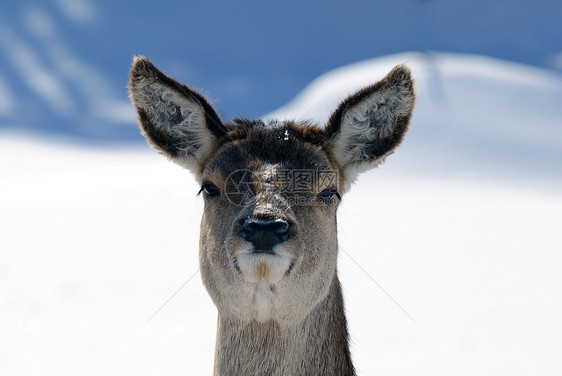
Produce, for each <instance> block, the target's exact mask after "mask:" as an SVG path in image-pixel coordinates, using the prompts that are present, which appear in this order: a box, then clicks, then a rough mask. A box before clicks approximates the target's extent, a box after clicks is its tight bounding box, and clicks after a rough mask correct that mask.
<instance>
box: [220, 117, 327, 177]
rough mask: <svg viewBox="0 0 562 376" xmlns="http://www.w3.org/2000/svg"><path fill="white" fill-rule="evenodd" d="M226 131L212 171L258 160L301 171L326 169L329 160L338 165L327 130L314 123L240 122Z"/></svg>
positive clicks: (228, 126) (231, 125)
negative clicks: (329, 142)
mask: <svg viewBox="0 0 562 376" xmlns="http://www.w3.org/2000/svg"><path fill="white" fill-rule="evenodd" d="M226 129H227V131H228V132H227V134H226V136H224V137H222V138H221V139H220V140H218V142H217V145H216V148H215V152H214V153H213V155H214V157H213V159H212V161H209V162H210V163H209V167H210V168H212V169H214V168H216V167H218V166H225V167H226V166H228V165H230V166H232V167H234V165H238V166H240V165H244V164H245V163H247V162H249V161H256V160H257V161H260V162H266V163H273V164H277V163H279V164H282V165H285V166H291V168H295V169H299V168H318V167H324V168H325V167H326V163H325V162H326V159H327V160H328V162H329V163H330V164H331V165H332V166H334V167H335V166H337V164H336V163H335V159H334V158H333V155H332V151H331V149H330V147H329V145H328V142H327V140H326V137H325V134H324V131H323V129H321V128H319V127H317V126H314V125H313V124H311V123H300V124H297V123H294V122H273V123H269V124H265V123H263V122H262V121H260V120H243V119H238V120H236V121H235V122H234V123H233V124H229V125H227V126H226ZM225 154H227V155H225ZM323 157H324V158H323Z"/></svg>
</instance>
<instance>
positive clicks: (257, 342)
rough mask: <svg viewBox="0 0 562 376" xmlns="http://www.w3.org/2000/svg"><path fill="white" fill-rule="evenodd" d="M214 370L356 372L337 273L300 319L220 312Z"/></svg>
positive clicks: (310, 373)
mask: <svg viewBox="0 0 562 376" xmlns="http://www.w3.org/2000/svg"><path fill="white" fill-rule="evenodd" d="M214 374H215V376H219V375H220V376H225V375H248V376H251V375H271V376H277V375H308V376H315V375H318V376H320V375H322V376H326V375H334V376H335V375H338V376H340V375H341V376H344V375H345V376H350V375H355V371H354V368H353V365H352V363H351V356H350V353H349V346H348V333H347V323H346V319H345V314H344V307H343V299H342V293H341V287H340V284H339V281H338V279H337V277H335V278H334V281H333V283H332V286H331V288H330V292H329V294H328V296H327V297H326V298H325V299H324V300H323V301H321V302H320V303H319V304H318V306H317V307H316V308H315V309H314V310H313V311H312V312H311V313H310V314H309V315H308V316H307V317H306V318H305V319H304V320H303V321H302V322H298V323H290V324H287V323H284V324H279V323H277V322H275V321H266V322H264V323H259V322H257V321H250V322H244V321H240V320H238V319H233V318H226V317H221V316H220V314H219V322H218V329H217V346H216V354H215V373H214Z"/></svg>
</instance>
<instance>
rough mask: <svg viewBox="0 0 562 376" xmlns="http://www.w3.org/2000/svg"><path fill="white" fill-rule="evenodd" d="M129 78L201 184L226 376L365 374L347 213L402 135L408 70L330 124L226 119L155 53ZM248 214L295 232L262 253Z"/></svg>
mask: <svg viewBox="0 0 562 376" xmlns="http://www.w3.org/2000/svg"><path fill="white" fill-rule="evenodd" d="M130 77H131V83H130V84H129V89H130V95H131V100H132V102H133V103H134V104H135V107H136V109H137V112H138V115H139V122H140V125H141V129H142V132H143V134H144V135H145V136H146V138H147V140H148V141H149V142H150V143H151V144H152V145H153V146H154V147H156V148H157V149H158V150H160V151H161V152H162V153H164V154H165V155H167V156H168V157H170V158H171V159H172V160H174V161H175V162H177V163H179V164H181V165H183V166H185V167H187V168H189V169H190V170H191V171H192V172H193V173H194V174H195V175H196V176H197V178H198V180H199V181H200V182H201V183H202V191H203V195H204V198H205V210H204V214H203V218H202V221H201V238H200V264H201V275H202V278H203V282H204V284H205V287H206V288H207V291H208V292H209V294H210V296H211V298H212V299H213V301H214V303H215V305H216V306H217V309H218V313H219V323H218V332H217V347H216V357H215V375H310V376H314V375H318V376H320V375H322V376H324V375H354V374H355V371H354V368H353V365H352V362H351V356H350V353H349V346H348V332H347V324H346V318H345V314H344V306H343V299H342V295H341V287H340V284H339V281H338V278H337V272H336V261H337V251H338V245H337V224H336V210H337V207H338V204H339V200H340V198H341V196H340V194H343V193H344V192H345V191H346V190H347V188H348V187H349V184H350V182H351V181H353V180H354V179H355V176H356V175H357V173H359V172H361V171H363V170H366V169H368V168H371V167H374V166H375V165H376V163H377V162H378V161H380V160H381V159H382V158H384V157H385V156H386V155H388V154H390V153H391V152H392V151H393V150H394V148H396V146H398V144H399V143H400V142H401V141H402V138H403V136H404V133H405V131H406V129H407V126H408V122H409V119H410V116H411V112H412V108H413V103H414V100H415V94H414V90H413V82H412V79H411V77H410V74H409V71H408V70H407V68H405V67H403V66H398V67H396V68H395V69H394V70H393V71H392V72H391V73H390V74H389V75H388V76H387V77H386V78H385V79H383V80H382V81H380V82H379V83H376V84H374V85H372V86H369V87H367V88H365V89H364V90H362V91H360V92H358V93H357V94H355V95H352V96H351V97H349V98H348V99H347V100H345V101H344V102H343V103H342V104H341V105H340V106H339V107H338V108H337V109H336V111H335V112H334V114H333V115H332V117H331V118H330V121H329V123H328V125H327V126H326V127H324V128H320V127H316V126H313V125H312V124H309V123H295V122H272V123H268V124H265V123H264V122H263V121H260V120H244V119H238V120H235V121H234V122H233V123H230V124H223V123H222V122H221V120H220V119H219V118H218V116H217V115H216V112H215V111H214V110H213V109H212V108H211V106H210V105H209V104H208V102H207V101H206V100H205V99H204V98H203V97H202V96H201V95H200V94H198V93H196V92H195V91H193V90H191V89H189V88H188V87H187V86H185V85H183V84H180V83H178V82H176V81H175V80H173V79H172V78H170V77H168V76H166V75H164V74H163V73H162V72H160V71H159V70H158V69H157V68H156V67H154V65H152V63H150V62H149V61H148V59H146V58H137V59H136V60H135V62H134V64H133V68H132V69H131V76H130ZM332 173H333V176H335V177H336V179H333V180H332V179H331V178H330V179H324V178H325V177H326V176H332ZM249 219H252V220H254V221H255V220H275V221H283V222H284V223H287V225H288V226H289V228H288V230H287V232H286V237H284V238H283V239H282V240H280V241H279V243H278V244H276V245H275V246H274V247H273V248H272V251H271V252H261V251H260V250H259V249H255V245H252V244H253V243H250V242H249V241H247V240H245V239H244V238H243V236H242V235H241V234H242V232H243V226H244V223H245V222H246V221H247V220H249Z"/></svg>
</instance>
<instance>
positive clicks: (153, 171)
mask: <svg viewBox="0 0 562 376" xmlns="http://www.w3.org/2000/svg"><path fill="white" fill-rule="evenodd" d="M373 3H374V2H373ZM162 4H164V5H160V6H158V7H155V6H154V4H153V5H151V4H148V3H144V2H140V3H139V2H132V1H120V2H98V3H94V2H89V1H86V0H75V1H70V0H56V1H45V2H34V1H20V2H15V1H7V2H4V3H2V5H0V375H1V376H4V375H102V374H103V375H152V374H161V375H207V374H210V373H211V369H212V362H213V350H214V339H215V325H216V310H215V308H214V306H213V304H212V302H211V300H210V298H208V296H207V294H206V292H205V290H204V288H203V286H202V283H201V281H200V277H199V275H198V274H197V271H198V262H197V253H198V250H197V245H198V223H199V218H200V216H201V211H202V205H203V202H202V199H201V198H200V197H196V196H195V193H196V192H197V191H198V187H197V185H196V184H195V182H194V181H193V179H192V178H191V176H190V175H189V174H188V173H187V172H186V171H184V170H182V169H181V168H179V167H177V166H174V165H172V164H170V163H169V162H167V161H166V160H165V159H164V158H162V157H160V156H158V155H157V153H155V152H154V151H151V150H149V148H148V147H147V146H146V145H145V144H144V141H143V140H142V139H141V138H140V136H138V131H137V128H136V125H135V115H134V113H133V109H132V107H131V106H130V105H129V104H128V101H127V95H126V89H125V86H126V82H127V70H128V67H129V65H130V63H131V57H132V56H133V55H135V54H145V55H147V56H148V57H150V58H152V59H153V60H154V61H155V62H156V63H157V64H159V65H160V66H161V67H162V68H163V69H164V70H165V71H166V72H168V73H170V74H172V75H173V76H175V77H177V78H178V79H180V80H182V81H185V82H188V83H190V84H192V85H194V86H195V87H201V88H204V89H205V90H206V91H207V92H208V93H209V94H210V96H211V97H212V98H213V99H215V103H216V105H217V107H218V108H219V109H220V110H221V111H222V114H223V116H224V117H225V118H229V117H231V116H237V115H245V116H248V117H262V116H264V117H282V118H284V117H288V118H312V119H315V120H317V121H319V122H322V121H324V120H325V119H326V118H327V116H329V114H330V112H331V111H332V110H333V108H334V107H335V106H336V104H337V103H338V101H339V100H341V99H342V98H343V97H345V96H346V95H347V94H349V93H351V92H353V91H354V90H356V89H358V88H360V87H362V86H364V85H366V84H368V83H370V82H373V81H376V80H378V79H380V78H382V77H383V76H384V75H385V74H386V73H387V72H388V71H389V70H390V68H391V67H392V66H393V65H394V64H397V63H406V64H407V65H409V66H410V67H411V68H412V69H413V73H414V76H415V77H416V80H417V89H418V93H419V102H418V106H417V108H416V110H415V113H414V119H413V122H412V128H411V131H410V132H409V133H408V135H407V138H406V141H405V142H404V144H403V145H402V146H401V147H400V149H399V150H398V151H397V153H396V154H395V155H393V156H391V157H389V159H388V161H387V162H386V164H385V165H383V166H381V167H380V168H378V169H376V170H375V171H370V172H368V173H365V174H364V175H362V177H361V178H360V181H359V182H358V184H357V185H356V186H354V187H353V188H352V190H351V191H350V193H349V194H348V195H347V196H346V197H344V201H343V203H342V206H341V208H340V215H339V226H340V230H339V234H340V243H341V248H342V252H341V254H340V264H339V265H340V266H339V269H340V270H339V272H340V278H341V280H342V284H343V287H344V293H345V296H346V303H347V304H346V305H347V312H348V318H349V322H350V329H351V336H352V351H353V357H354V361H355V365H356V368H357V370H358V374H359V375H405V374H414V375H451V374H455V375H474V374H480V375H560V374H561V373H562V357H560V354H562V293H561V292H562V277H561V276H560V271H561V270H562V252H561V250H562V238H561V236H560V234H561V233H562V214H561V213H562V124H561V120H562V106H561V105H560V104H561V103H562V75H561V74H560V68H561V67H562V55H561V52H562V46H561V43H560V35H562V26H561V25H562V5H561V3H560V2H555V1H546V0H545V1H518V2H513V1H509V2H506V1H489V2H471V3H470V6H469V5H466V4H465V3H464V2H456V1H450V2H443V1H403V2H376V5H375V4H371V3H370V2H369V3H368V2H362V1H358V2H352V3H350V4H346V5H343V3H341V4H340V2H331V1H328V2H322V3H320V2H319V1H310V2H306V3H303V2H297V1H284V2H258V1H242V2H236V4H235V3H226V2H219V1H209V2H207V3H206V4H205V5H203V4H198V5H193V4H184V3H180V2H175V1H169V2H164V3H162ZM320 4H321V6H320ZM241 5H244V6H245V7H242V6H241ZM215 9H220V11H217V10H215ZM202 30H204V31H202ZM303 36H304V37H303ZM404 51H407V52H404ZM429 51H447V52H429ZM383 55H384V56H383ZM357 264H359V265H360V267H361V268H362V269H364V271H366V273H364V272H363V271H362V270H361V269H360V268H359V266H358V265H357ZM192 276H193V278H192V279H191V280H189V278H191V277H192ZM188 280H189V282H187V281H188ZM186 282H187V283H186ZM182 286H183V287H182ZM180 287H181V289H180ZM178 289H179V292H178V293H177V294H176V295H175V296H174V297H173V298H172V299H171V300H170V301H169V302H168V303H167V304H166V305H165V306H164V307H163V308H162V309H161V310H160V311H159V312H158V313H157V314H156V315H154V317H153V318H152V319H151V320H149V321H148V322H147V320H148V319H149V318H150V317H151V316H153V314H154V313H155V312H156V311H157V310H158V309H159V308H160V307H161V306H162V304H163V303H164V302H166V301H167V300H168V299H169V298H170V297H171V296H172V295H173V294H174V293H175V292H176V291H178ZM387 294H388V295H390V296H391V297H392V299H394V300H395V301H396V302H397V303H398V304H399V305H400V307H402V308H403V309H404V310H405V311H406V312H407V313H408V314H409V315H411V316H412V317H413V318H414V319H415V323H414V322H412V321H411V320H410V319H409V318H408V317H407V315H405V314H404V313H403V312H402V311H401V309H400V307H399V306H398V305H397V304H395V303H394V302H393V301H392V300H391V299H390V298H389V296H388V295H387Z"/></svg>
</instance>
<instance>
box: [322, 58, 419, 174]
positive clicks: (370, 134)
mask: <svg viewBox="0 0 562 376" xmlns="http://www.w3.org/2000/svg"><path fill="white" fill-rule="evenodd" d="M415 98H416V95H415V91H414V82H413V79H412V77H411V73H410V70H409V69H408V68H407V67H406V66H404V65H398V66H396V67H394V69H393V70H392V71H391V72H390V73H389V74H388V75H387V76H386V77H385V78H384V79H382V80H381V81H379V82H377V83H375V84H374V85H371V86H369V87H366V88H364V89H363V90H360V91H359V92H357V93H355V94H353V95H351V96H350V97H348V98H347V99H346V100H344V101H343V102H342V103H341V104H340V106H339V107H338V108H337V109H336V111H335V112H334V113H333V114H332V116H331V117H330V120H329V121H328V124H327V126H326V128H325V132H326V136H327V137H328V139H329V140H330V144H331V146H332V149H333V151H334V155H335V156H336V159H337V160H338V163H339V164H340V166H342V167H346V166H351V165H358V164H361V163H365V162H373V161H377V160H378V161H382V160H383V159H384V157H386V156H387V155H389V154H390V153H392V151H393V150H394V149H395V148H396V147H397V146H398V145H399V144H400V143H401V141H402V139H403V137H404V134H405V132H406V131H407V128H408V123H409V121H410V117H411V114H412V110H413V108H414V103H415ZM370 167H374V166H369V168H370Z"/></svg>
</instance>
